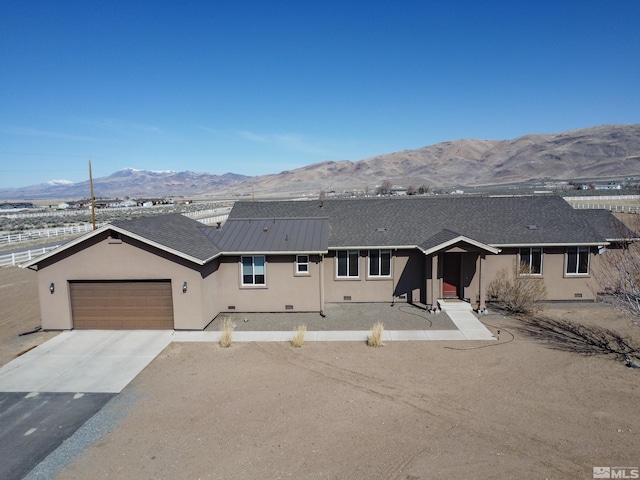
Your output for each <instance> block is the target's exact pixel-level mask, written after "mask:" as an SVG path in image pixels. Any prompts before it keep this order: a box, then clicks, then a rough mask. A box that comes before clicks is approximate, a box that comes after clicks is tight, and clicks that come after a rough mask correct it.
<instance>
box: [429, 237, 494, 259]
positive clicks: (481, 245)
mask: <svg viewBox="0 0 640 480" xmlns="http://www.w3.org/2000/svg"><path fill="white" fill-rule="evenodd" d="M458 242H465V243H468V244H470V245H473V246H474V247H479V248H482V249H483V250H486V251H488V252H490V253H493V254H494V255H497V254H499V253H500V248H498V247H496V246H494V245H487V244H486V243H482V242H478V241H477V240H473V239H471V238H469V237H465V236H464V235H460V236H459V237H456V238H452V239H451V240H448V241H446V242H442V243H441V244H439V245H436V246H435V247H431V248H427V249H422V248H420V250H421V251H422V253H424V254H425V255H431V254H432V253H436V252H439V251H440V250H442V249H443V248H447V247H449V246H451V245H454V244H456V243H458Z"/></svg>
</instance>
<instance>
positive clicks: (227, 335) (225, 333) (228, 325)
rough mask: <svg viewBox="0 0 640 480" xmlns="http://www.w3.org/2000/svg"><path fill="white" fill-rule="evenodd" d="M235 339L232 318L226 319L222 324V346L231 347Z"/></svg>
mask: <svg viewBox="0 0 640 480" xmlns="http://www.w3.org/2000/svg"><path fill="white" fill-rule="evenodd" d="M232 337H233V322H232V321H231V319H230V318H225V319H224V320H222V323H221V324H220V346H221V347H225V348H226V347H230V346H231V338H232Z"/></svg>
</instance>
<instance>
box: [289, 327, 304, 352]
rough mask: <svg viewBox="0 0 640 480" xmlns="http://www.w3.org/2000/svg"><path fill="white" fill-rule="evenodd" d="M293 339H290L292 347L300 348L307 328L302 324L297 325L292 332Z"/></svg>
mask: <svg viewBox="0 0 640 480" xmlns="http://www.w3.org/2000/svg"><path fill="white" fill-rule="evenodd" d="M293 331H294V334H293V338H292V339H291V346H292V347H301V346H302V344H303V343H304V336H305V334H306V333H307V326H306V325H305V324H304V323H303V324H301V325H298V326H297V327H296V328H295V329H294V330H293Z"/></svg>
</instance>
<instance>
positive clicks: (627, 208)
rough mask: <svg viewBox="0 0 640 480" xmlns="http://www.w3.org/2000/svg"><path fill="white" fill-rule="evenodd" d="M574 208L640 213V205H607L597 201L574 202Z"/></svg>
mask: <svg viewBox="0 0 640 480" xmlns="http://www.w3.org/2000/svg"><path fill="white" fill-rule="evenodd" d="M572 206H573V208H577V209H595V210H609V211H610V212H619V213H640V206H638V205H605V204H597V203H574V204H572Z"/></svg>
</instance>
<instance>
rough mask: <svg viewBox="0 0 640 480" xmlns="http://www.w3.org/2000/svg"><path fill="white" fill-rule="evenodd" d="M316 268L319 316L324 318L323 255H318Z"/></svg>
mask: <svg viewBox="0 0 640 480" xmlns="http://www.w3.org/2000/svg"><path fill="white" fill-rule="evenodd" d="M318 266H319V268H320V275H318V278H319V279H320V285H319V289H320V316H321V317H323V318H324V317H325V313H324V253H321V254H320V263H319V265H318Z"/></svg>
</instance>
